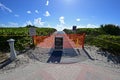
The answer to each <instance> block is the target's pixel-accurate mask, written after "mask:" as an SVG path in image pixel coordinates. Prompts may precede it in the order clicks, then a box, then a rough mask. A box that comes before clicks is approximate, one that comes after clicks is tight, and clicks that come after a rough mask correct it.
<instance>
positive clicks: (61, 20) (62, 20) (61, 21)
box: [59, 16, 65, 24]
mask: <svg viewBox="0 0 120 80" xmlns="http://www.w3.org/2000/svg"><path fill="white" fill-rule="evenodd" d="M59 21H60V24H65V21H64V16H61V17H60V18H59Z"/></svg>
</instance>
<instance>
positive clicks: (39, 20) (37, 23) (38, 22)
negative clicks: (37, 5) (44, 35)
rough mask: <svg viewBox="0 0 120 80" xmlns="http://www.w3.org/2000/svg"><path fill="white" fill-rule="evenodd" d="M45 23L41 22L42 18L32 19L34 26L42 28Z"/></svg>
mask: <svg viewBox="0 0 120 80" xmlns="http://www.w3.org/2000/svg"><path fill="white" fill-rule="evenodd" d="M44 23H45V22H42V18H37V19H34V25H35V26H43V25H44Z"/></svg>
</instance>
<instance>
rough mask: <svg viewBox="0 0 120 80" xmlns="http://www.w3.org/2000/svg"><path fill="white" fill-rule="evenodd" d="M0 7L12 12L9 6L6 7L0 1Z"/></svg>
mask: <svg viewBox="0 0 120 80" xmlns="http://www.w3.org/2000/svg"><path fill="white" fill-rule="evenodd" d="M0 9H2V10H6V11H8V12H10V13H11V12H12V10H11V9H10V8H8V7H6V6H5V5H3V4H2V3H0Z"/></svg>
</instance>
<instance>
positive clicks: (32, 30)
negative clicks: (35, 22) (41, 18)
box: [29, 27, 36, 36]
mask: <svg viewBox="0 0 120 80" xmlns="http://www.w3.org/2000/svg"><path fill="white" fill-rule="evenodd" d="M29 34H30V36H34V35H36V28H34V27H30V28H29Z"/></svg>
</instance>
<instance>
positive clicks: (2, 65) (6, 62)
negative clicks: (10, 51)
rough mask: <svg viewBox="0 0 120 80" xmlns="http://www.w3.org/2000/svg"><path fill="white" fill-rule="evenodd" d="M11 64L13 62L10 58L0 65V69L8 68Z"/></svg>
mask: <svg viewBox="0 0 120 80" xmlns="http://www.w3.org/2000/svg"><path fill="white" fill-rule="evenodd" d="M11 62H12V60H11V59H10V58H8V59H7V60H5V61H3V62H2V63H0V69H2V68H3V67H5V66H7V65H8V64H10V63H11Z"/></svg>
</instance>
